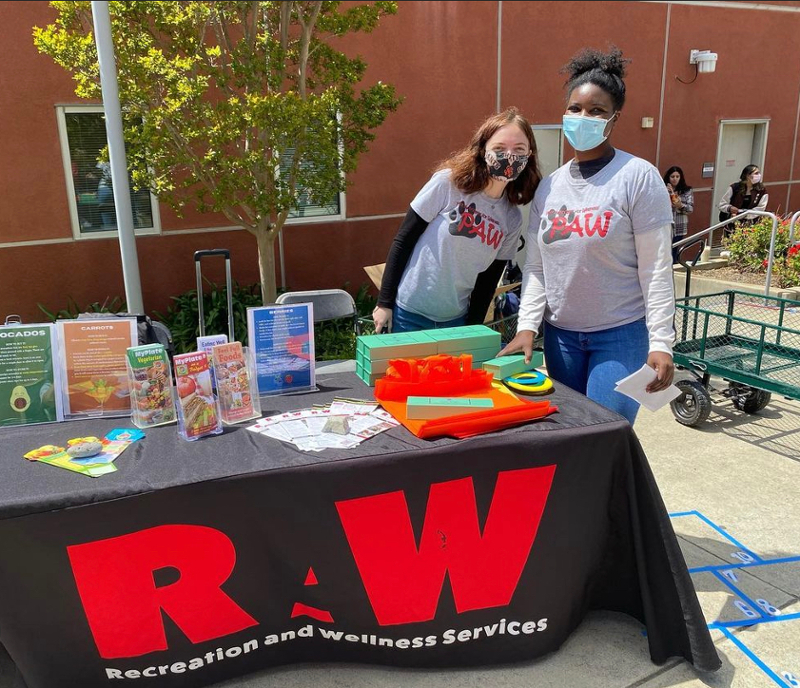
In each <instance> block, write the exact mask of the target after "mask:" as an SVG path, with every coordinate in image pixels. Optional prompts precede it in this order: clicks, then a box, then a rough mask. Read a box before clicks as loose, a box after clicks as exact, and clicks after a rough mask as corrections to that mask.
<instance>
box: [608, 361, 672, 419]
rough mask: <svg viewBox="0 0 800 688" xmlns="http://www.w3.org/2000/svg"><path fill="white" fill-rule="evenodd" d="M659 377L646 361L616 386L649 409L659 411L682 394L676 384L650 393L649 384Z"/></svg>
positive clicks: (619, 390) (616, 388) (618, 390)
mask: <svg viewBox="0 0 800 688" xmlns="http://www.w3.org/2000/svg"><path fill="white" fill-rule="evenodd" d="M656 377H657V374H656V371H655V370H653V369H652V368H651V367H650V366H649V365H647V364H646V363H645V364H644V365H643V366H642V367H641V368H639V370H637V371H636V372H635V373H633V374H632V375H628V377H626V378H624V379H622V380H620V381H619V382H618V383H617V386H616V387H615V388H614V389H615V390H616V391H617V392H620V393H621V394H624V395H625V396H627V397H630V398H631V399H634V400H635V401H638V402H639V403H640V404H641V405H642V406H644V407H645V408H646V409H648V410H649V411H658V409H660V408H661V407H662V406H666V405H667V404H668V403H669V402H670V401H672V400H673V399H676V398H677V397H679V396H680V394H681V390H679V389H678V388H677V387H676V386H675V385H670V386H669V387H667V388H666V389H664V390H661V391H660V392H653V393H649V392H647V391H646V389H647V385H649V384H650V383H651V382H652V381H653V380H655V379H656Z"/></svg>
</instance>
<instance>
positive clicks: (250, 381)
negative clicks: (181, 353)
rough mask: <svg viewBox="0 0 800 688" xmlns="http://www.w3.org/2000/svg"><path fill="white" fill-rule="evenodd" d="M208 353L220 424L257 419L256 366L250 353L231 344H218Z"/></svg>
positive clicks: (245, 348)
mask: <svg viewBox="0 0 800 688" xmlns="http://www.w3.org/2000/svg"><path fill="white" fill-rule="evenodd" d="M211 351H212V360H213V364H214V377H215V379H216V388H217V395H218V397H219V408H220V416H221V418H222V422H223V423H225V424H226V425H235V424H236V423H241V422H242V421H245V420H252V419H253V418H260V417H261V400H260V399H259V396H258V378H257V376H256V364H255V359H254V357H253V355H252V354H251V352H250V350H249V349H248V348H247V347H243V346H242V345H241V343H240V342H233V343H231V344H220V345H217V346H215V347H213V348H212V350H211Z"/></svg>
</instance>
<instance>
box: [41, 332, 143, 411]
mask: <svg viewBox="0 0 800 688" xmlns="http://www.w3.org/2000/svg"><path fill="white" fill-rule="evenodd" d="M56 331H57V332H58V343H59V368H60V371H59V372H60V375H61V382H62V384H61V399H62V404H63V407H64V418H65V419H67V420H71V419H77V418H86V417H114V416H129V415H130V413H131V400H130V391H129V387H128V370H127V367H126V360H127V353H128V349H129V348H131V347H133V346H136V345H137V344H138V333H137V327H136V318H110V319H108V320H99V319H98V320H59V321H58V322H57V323H56Z"/></svg>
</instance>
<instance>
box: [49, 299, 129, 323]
mask: <svg viewBox="0 0 800 688" xmlns="http://www.w3.org/2000/svg"><path fill="white" fill-rule="evenodd" d="M36 305H37V306H39V310H40V311H42V313H44V314H45V315H46V316H47V318H48V320H51V321H52V322H55V321H56V320H74V319H75V318H77V317H78V316H79V315H80V314H81V313H124V312H125V311H126V308H127V306H126V305H125V301H124V299H121V298H120V297H119V296H115V297H113V298H111V297H106V299H105V301H103V302H102V303H101V302H100V301H95V302H93V303H90V304H88V305H87V306H84V307H83V308H81V307H80V306H79V305H78V302H77V301H76V300H75V299H73V298H72V297H71V296H68V297H67V307H66V308H62V309H61V310H60V311H56V312H55V313H54V312H52V311H49V310H48V309H47V308H46V307H45V306H44V305H43V304H41V303H37V304H36Z"/></svg>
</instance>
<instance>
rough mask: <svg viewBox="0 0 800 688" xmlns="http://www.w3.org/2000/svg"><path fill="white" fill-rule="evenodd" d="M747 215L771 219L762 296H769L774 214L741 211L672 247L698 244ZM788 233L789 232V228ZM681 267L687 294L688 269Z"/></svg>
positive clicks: (775, 233)
mask: <svg viewBox="0 0 800 688" xmlns="http://www.w3.org/2000/svg"><path fill="white" fill-rule="evenodd" d="M748 215H756V216H759V217H771V218H772V236H771V237H770V240H769V256H768V257H767V281H766V283H765V285H764V296H769V289H770V286H771V285H772V264H773V262H774V260H775V239H776V237H777V235H778V216H777V215H776V214H775V213H770V212H766V211H763V210H743V211H742V212H741V213H739V214H738V215H734V216H733V217H729V218H728V219H727V220H724V221H722V222H718V223H717V224H715V225H711V227H709V228H708V229H704V230H703V231H702V232H698V233H697V234H692V236H689V237H686V238H685V239H681V240H680V241H676V242H675V243H674V244H672V247H673V248H682V247H684V246H688V245H690V244H696V243H699V242H700V241H703V240H704V238H705V237H706V236H707V235H710V234H713V233H714V232H715V231H716V230H718V229H719V228H720V227H724V226H725V225H728V224H730V223H732V222H737V221H741V220H742V218H743V216H748ZM796 217H797V218H800V212H797V213H795V214H794V215H793V216H792V221H793V222H794V220H795V218H796ZM790 231H791V228H790ZM709 241H710V239H709ZM681 265H684V267H687V273H686V290H687V292H688V290H689V281H690V279H691V278H690V277H689V268H688V266H686V265H685V264H684V263H683V262H681ZM687 295H688V294H687Z"/></svg>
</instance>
